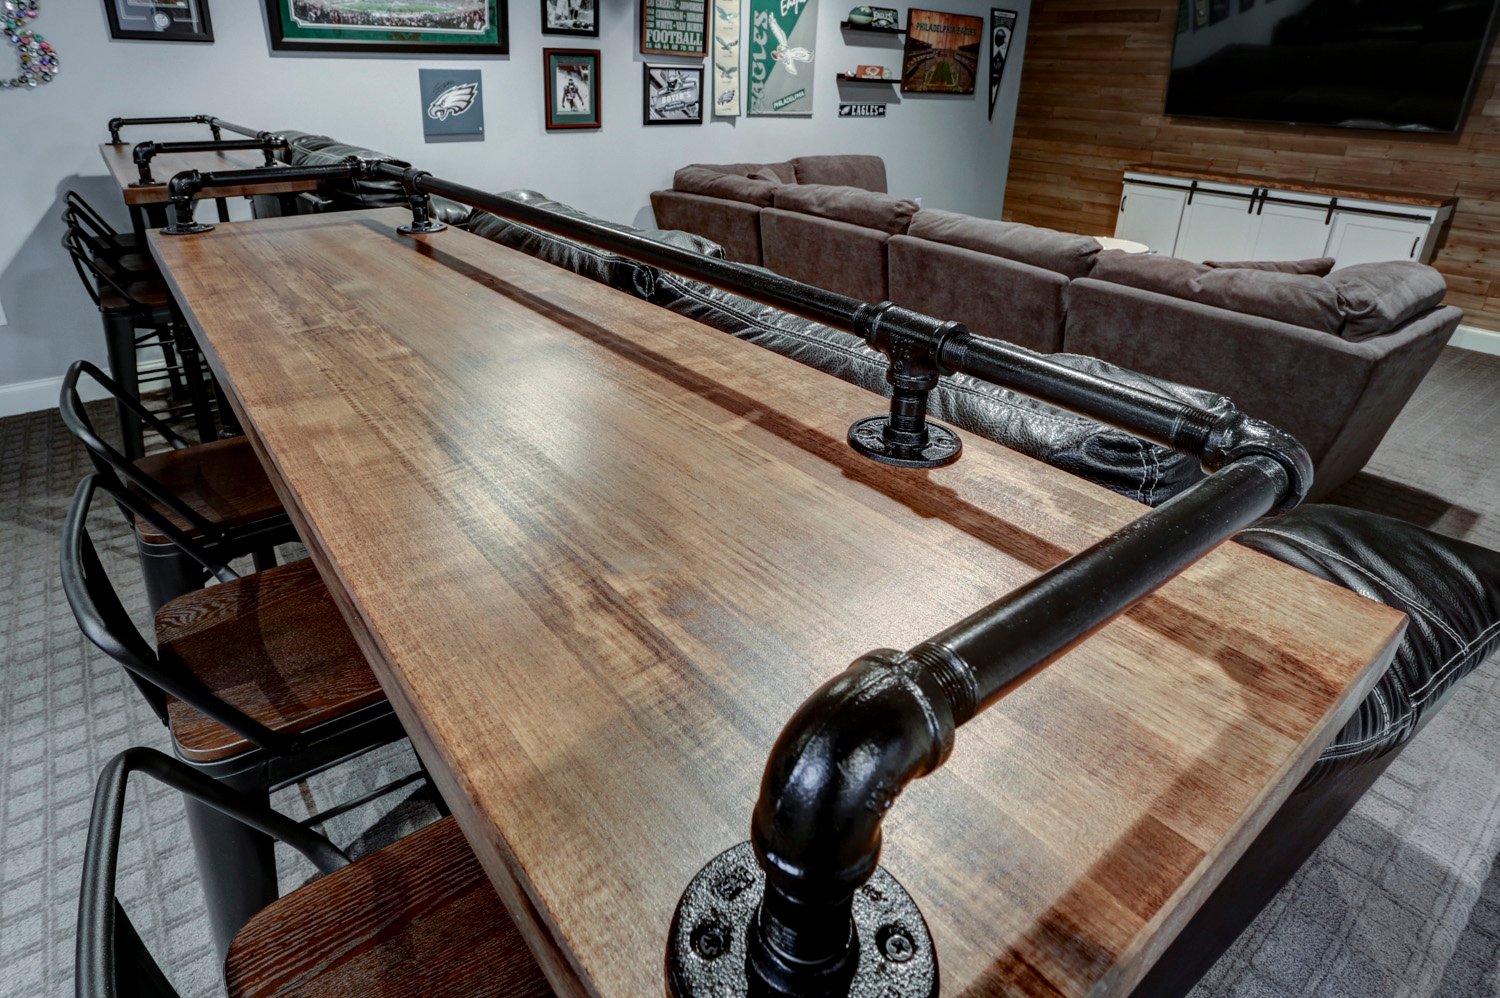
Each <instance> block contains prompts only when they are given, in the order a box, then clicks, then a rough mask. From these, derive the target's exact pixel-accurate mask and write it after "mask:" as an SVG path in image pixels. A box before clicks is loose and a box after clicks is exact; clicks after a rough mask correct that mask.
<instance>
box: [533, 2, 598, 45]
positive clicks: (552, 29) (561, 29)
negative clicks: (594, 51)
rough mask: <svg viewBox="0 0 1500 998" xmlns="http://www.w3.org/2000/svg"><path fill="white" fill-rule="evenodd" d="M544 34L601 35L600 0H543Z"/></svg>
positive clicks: (590, 36)
mask: <svg viewBox="0 0 1500 998" xmlns="http://www.w3.org/2000/svg"><path fill="white" fill-rule="evenodd" d="M542 34H544V35H583V36H585V37H588V38H598V37H599V0H542Z"/></svg>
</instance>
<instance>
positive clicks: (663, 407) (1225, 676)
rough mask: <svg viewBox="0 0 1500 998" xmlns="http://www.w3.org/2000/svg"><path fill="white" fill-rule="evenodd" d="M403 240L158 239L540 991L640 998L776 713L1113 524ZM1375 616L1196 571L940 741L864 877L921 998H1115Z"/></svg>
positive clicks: (523, 268) (631, 316) (451, 247)
mask: <svg viewBox="0 0 1500 998" xmlns="http://www.w3.org/2000/svg"><path fill="white" fill-rule="evenodd" d="M405 217H407V213H405V212H403V211H401V210H399V209H386V210H383V211H376V212H354V213H341V214H329V215H319V216H303V217H298V218H283V219H274V220H267V221H260V222H246V223H233V224H229V225H221V226H219V227H218V228H217V229H215V230H214V231H213V232H210V233H207V234H205V235H202V236H192V237H170V236H162V235H160V234H159V233H152V234H151V244H152V248H153V251H154V252H155V253H156V254H157V256H158V259H159V260H160V262H161V264H162V266H163V270H164V271H165V272H166V273H167V275H168V280H169V281H170V282H171V283H172V284H173V285H174V290H175V292H176V294H177V297H178V300H179V301H181V302H182V304H183V306H184V308H185V309H186V312H187V315H188V318H189V321H190V322H191V324H192V325H193V327H194V329H195V331H196V333H197V335H198V336H199V337H200V338H201V340H202V341H203V343H204V345H205V346H206V348H207V350H208V353H209V356H210V358H211V362H212V363H213V364H214V365H215V366H216V367H217V369H218V370H219V372H220V375H221V377H224V378H225V380H226V383H227V387H228V390H229V394H230V398H231V403H232V404H233V405H234V407H235V408H236V410H237V411H238V412H239V414H240V417H241V419H242V421H243V423H244V425H245V426H246V428H247V431H248V433H249V434H250V436H251V440H252V442H253V443H254V444H255V446H256V448H257V450H258V451H259V452H260V453H261V455H262V457H263V459H264V460H265V461H266V462H267V464H268V468H269V469H270V473H271V478H272V480H273V482H275V483H276V484H277V487H278V490H279V491H280V493H281V495H282V499H283V501H284V502H285V504H286V506H287V508H288V510H289V512H291V514H292V516H293V518H294V520H295V521H296V522H297V525H298V527H299V529H300V531H301V533H302V536H303V537H304V538H305V539H306V540H307V543H308V545H309V548H310V549H311V551H312V555H313V558H314V559H315V561H316V563H317V565H318V567H319V569H320V570H321V571H322V572H323V574H324V577H325V578H326V579H327V581H328V583H329V586H330V589H331V590H332V591H333V593H334V595H335V598H336V599H338V600H340V602H341V605H342V608H343V610H344V612H345V614H346V616H347V617H348V619H349V620H350V623H351V625H352V627H353V630H354V632H355V635H356V637H357V638H358V639H359V640H360V642H361V644H362V646H363V647H364V649H365V651H366V653H367V654H368V655H369V657H370V659H371V662H372V665H373V667H374V669H375V671H376V674H377V675H378V677H379V678H380V680H381V683H382V685H384V687H385V689H386V692H387V694H388V695H389V696H390V698H391V700H392V702H393V703H394V704H395V705H396V709H397V711H398V713H399V714H400V715H401V717H402V720H403V722H404V723H405V724H406V727H407V730H408V731H409V732H410V733H411V735H412V737H413V740H414V742H415V743H416V744H417V746H418V750H419V752H420V753H421V754H422V756H423V758H424V759H425V760H426V762H427V765H428V766H429V768H430V769H431V770H432V771H433V773H434V776H435V777H436V779H437V780H438V781H439V784H440V785H441V786H442V789H443V790H444V793H445V795H446V796H447V797H448V799H449V802H450V804H451V805H452V806H453V809H454V813H455V816H456V817H457V818H458V820H459V823H460V825H461V826H462V827H463V830H464V832H465V835H466V836H467V838H468V840H469V842H470V843H471V844H472V845H473V847H474V849H475V852H476V853H477V854H478V856H479V858H480V860H481V862H482V863H483V864H484V866H485V868H486V870H487V871H488V872H489V874H490V877H491V878H492V880H493V881H494V883H495V885H496V888H497V889H498V891H499V893H500V895H501V897H502V898H503V899H504V901H505V903H506V906H507V908H508V909H509V910H510V912H511V913H512V914H513V915H514V916H515V917H516V919H517V921H518V923H519V924H520V926H521V928H522V931H523V932H524V933H525V934H526V936H527V939H528V942H529V944H530V945H531V946H532V948H533V951H534V952H535V953H536V955H537V957H538V959H539V960H540V961H541V963H542V965H543V967H544V968H545V969H546V971H547V974H548V977H549V979H550V980H551V982H552V984H553V985H554V986H555V987H557V988H558V989H559V990H560V991H563V992H565V993H597V994H606V995H621V996H640V995H650V994H659V993H660V992H661V989H662V987H663V977H662V964H663V954H664V948H665V942H666V936H667V929H668V925H669V922H670V919H671V916H672V911H673V909H674V907H675V905H676V902H677V899H678V897H679V895H680V893H681V891H682V889H683V887H684V886H685V885H686V884H687V882H688V880H689V879H690V878H691V877H692V875H693V874H694V873H695V872H696V871H697V870H698V869H699V868H700V867H701V866H702V865H703V864H704V863H705V862H707V861H708V860H709V859H710V858H711V857H713V856H714V855H715V854H717V853H718V852H720V851H721V850H723V849H725V848H727V847H729V846H731V845H733V844H735V843H736V842H739V841H742V840H744V839H745V838H747V837H748V831H749V820H750V811H751V806H752V804H753V802H754V799H755V795H756V792H757V788H758V785H759V781H760V775H761V771H762V768H763V766H764V763H765V759H766V755H767V753H768V751H769V749H770V747H771V743H772V741H773V740H774V739H775V737H776V735H777V733H778V732H779V731H780V729H781V727H782V725H783V724H784V723H785V722H786V720H787V719H788V718H789V717H790V716H791V714H792V712H793V710H794V709H795V708H796V707H797V705H798V704H799V703H801V701H802V700H803V699H805V698H806V697H807V695H808V694H809V693H811V692H812V691H813V689H815V688H816V687H817V686H818V685H819V684H820V683H821V682H823V681H824V680H825V679H826V678H828V677H829V676H831V675H833V674H836V673H837V672H839V671H841V670H842V669H844V668H845V667H846V666H847V665H848V664H849V663H850V662H851V661H852V660H854V659H855V658H856V657H857V656H859V655H861V654H863V653H864V652H866V651H869V650H871V649H874V648H878V647H894V648H905V647H909V646H910V645H912V644H914V643H915V642H917V641H919V640H921V639H923V638H925V637H927V636H929V635H931V634H932V633H934V632H936V631H937V630H939V629H940V628H942V627H944V626H945V625H947V624H950V623H952V622H954V621H956V620H958V619H959V618H960V617H962V616H964V615H966V614H968V613H970V612H971V611H973V610H975V609H977V608H979V607H982V606H984V605H985V604H987V603H989V602H990V601H992V600H994V599H996V598H998V597H999V596H1001V595H1003V594H1005V593H1006V592H1007V591H1009V590H1010V589H1012V588H1013V587H1014V586H1016V585H1017V584H1018V583H1020V582H1022V581H1023V580H1026V579H1029V578H1031V577H1033V576H1035V575H1036V574H1037V573H1038V572H1040V571H1042V570H1044V569H1045V568H1047V567H1049V566H1051V565H1053V564H1055V563H1056V562H1058V561H1060V560H1061V559H1063V558H1064V557H1066V556H1067V555H1068V554H1070V553H1072V552H1074V551H1077V550H1079V549H1081V548H1083V547H1084V546H1086V545H1087V544H1089V543H1090V542H1092V541H1094V540H1096V539H1098V538H1099V537H1101V536H1102V535H1103V534H1105V533H1106V532H1107V531H1109V530H1111V529H1114V528H1117V527H1120V526H1122V525H1124V524H1126V523H1127V522H1129V521H1130V520H1132V519H1134V518H1135V517H1136V516H1137V515H1139V513H1140V512H1141V511H1142V510H1141V507H1139V506H1136V505H1134V504H1132V503H1130V502H1129V501H1127V500H1125V499H1122V498H1120V497H1118V496H1116V495H1114V494H1113V493H1110V492H1107V491H1106V490H1104V489H1101V488H1098V487H1095V486H1092V485H1090V484H1088V483H1086V482H1084V481H1082V480H1079V479H1075V478H1072V477H1070V476H1068V475H1066V474H1064V473H1062V472H1059V471H1056V470H1054V469H1052V468H1049V467H1047V466H1044V465H1042V464H1040V463H1038V462H1035V461H1032V460H1030V459H1028V458H1025V457H1023V456H1021V455H1018V454H1016V453H1013V452H1011V451H1008V450H1006V449H1004V448H1002V447H1000V446H997V445H994V444H991V443H989V442H987V441H984V440H981V439H979V438H977V437H975V436H973V435H972V434H970V435H967V436H966V440H965V450H964V457H963V459H962V460H960V461H959V462H958V463H956V464H955V465H952V466H951V467H948V468H943V469H937V470H931V471H907V470H898V469H893V468H888V467H885V466H883V465H878V464H874V463H872V462H870V461H868V460H866V459H864V458H862V457H860V456H858V455H857V454H855V453H854V452H853V451H851V450H850V449H849V447H848V446H847V444H846V443H845V433H846V431H847V428H848V426H849V424H850V422H851V421H853V420H854V419H855V418H858V417H862V416H866V415H869V414H871V413H875V412H878V411H880V409H881V408H882V405H883V403H882V401H881V400H879V399H878V398H876V397H874V396H872V395H870V394H868V393H866V392H864V391H862V390H860V389H858V388H855V387H853V386H851V385H848V384H846V383H844V382H841V381H838V380H836V379H833V378H831V377H828V376H826V375H823V374H821V373H819V372H816V371H814V370H812V369H810V368H807V367H804V366H802V365H799V364H797V363H796V362H794V361H792V360H789V359H787V358H784V357H781V356H778V355H776V354H773V353H771V352H769V351H767V350H763V349H761V348H759V347H756V346H754V345H752V344H749V343H746V342H744V341H741V340H737V339H734V338H733V337H730V336H727V335H725V334H722V333H719V332H716V331H714V330H712V329H709V328H708V327H705V326H702V325H700V324H698V323H695V322H693V321H691V320H688V319H685V318H683V317H680V316H676V315H673V314H671V313H669V312H667V311H665V310H662V309H660V308H658V307H656V306H652V305H649V304H647V303H645V302H642V301H639V300H637V299H635V298H632V297H629V296H627V295H625V294H622V293H618V292H615V291H612V290H609V289H607V288H604V287H602V286H600V285H598V284H595V283H593V282H591V281H588V280H586V279H584V278H582V277H579V276H577V275H574V274H572V273H569V272H566V271H563V270H561V269H558V268H555V267H552V266H550V265H548V264H545V263H542V262H540V261H537V260H535V259H532V258H530V257H527V256H524V255H522V254H520V253H517V252H515V251H512V250H509V249H506V248H504V247H500V246H497V245H495V244H493V243H489V242H487V241H485V240H482V239H480V238H479V237H476V236H473V235H471V234H469V233H465V232H462V231H458V230H453V229H450V230H448V231H445V232H442V233H439V234H436V235H433V236H426V237H420V238H417V239H411V238H407V237H401V236H398V235H396V234H395V232H394V227H395V226H396V224H398V223H399V222H401V221H402V220H403V219H404V218H405ZM1080 598H1081V599H1083V598H1087V595H1086V594H1080ZM1403 622H1404V618H1403V617H1402V616H1401V615H1400V614H1399V613H1396V612H1394V611H1391V610H1388V609H1386V608H1384V607H1378V606H1376V605H1374V604H1371V603H1368V602H1366V601H1364V600H1361V599H1360V598H1358V597H1356V596H1354V595H1353V594H1351V593H1349V592H1347V591H1345V590H1342V589H1339V588H1337V587H1334V586H1331V585H1328V584H1325V583H1323V582H1320V581H1318V580H1315V579H1313V578H1311V577H1310V576H1307V575H1305V574H1303V573H1300V572H1298V571H1296V570H1294V569H1291V568H1288V567H1286V566H1283V565H1280V564H1278V563H1275V562H1272V561H1270V560H1268V559H1266V558H1264V557H1262V556H1260V555H1258V554H1256V553H1254V552H1251V551H1249V550H1247V549H1244V548H1240V547H1238V546H1236V545H1224V546H1221V547H1220V548H1219V549H1217V550H1216V551H1215V552H1214V553H1213V554H1211V555H1210V556H1209V557H1207V558H1205V559H1204V560H1203V561H1202V562H1200V563H1199V564H1198V565H1196V566H1195V567H1194V568H1193V569H1192V570H1190V571H1189V572H1188V573H1187V574H1186V575H1185V576H1183V577H1182V578H1180V579H1178V580H1175V581H1174V582H1172V583H1170V584H1168V585H1167V586H1165V587H1163V588H1162V589H1161V590H1160V591H1159V592H1158V593H1157V594H1156V595H1154V596H1153V597H1151V598H1150V599H1148V600H1146V601H1144V602H1143V603H1142V604H1140V605H1139V606H1138V607H1136V608H1135V609H1133V610H1132V611H1131V612H1130V613H1129V614H1128V615H1127V616H1125V617H1123V618H1121V619H1119V620H1117V621H1115V622H1114V623H1112V624H1110V625H1108V626H1106V627H1104V628H1101V629H1100V630H1099V631H1098V632H1096V633H1095V634H1094V635H1093V636H1092V637H1091V638H1090V639H1089V640H1087V641H1086V642H1083V643H1082V644H1080V645H1079V646H1078V647H1076V648H1075V649H1074V650H1072V651H1070V652H1069V653H1068V654H1067V655H1066V656H1064V657H1063V658H1062V659H1060V660H1059V661H1058V662H1057V663H1056V664H1055V665H1053V666H1052V667H1051V668H1049V669H1047V670H1045V671H1043V672H1042V673H1041V674H1040V675H1039V676H1038V677H1037V678H1035V679H1034V680H1032V681H1031V682H1030V683H1029V684H1027V685H1026V686H1024V687H1023V688H1022V689H1020V690H1019V691H1018V692H1016V693H1015V694H1013V695H1012V696H1011V697H1009V698H1008V699H1007V700H1005V701H1003V702H1002V703H1000V704H999V705H997V706H996V707H995V708H994V709H992V710H991V711H989V712H987V713H985V714H984V715H982V716H981V717H979V718H976V719H975V720H974V721H972V722H970V723H969V724H968V725H966V726H965V727H964V728H963V729H962V730H961V731H960V732H959V734H958V741H957V748H956V750H955V752H954V755H953V757H952V758H951V759H950V760H949V762H948V763H947V764H946V765H945V766H944V767H943V768H942V769H941V770H940V771H939V772H937V773H936V774H934V775H933V776H931V777H928V778H927V779H924V780H921V781H918V783H917V784H916V785H914V786H913V787H912V788H911V789H910V790H908V791H907V793H906V794H905V795H904V796H903V798H902V799H901V800H900V801H899V802H897V804H896V806H895V808H894V809H893V811H892V813H891V815H890V818H889V820H888V821H887V822H886V836H885V852H884V856H883V862H884V863H885V865H886V866H887V868H888V869H889V870H890V871H891V872H892V873H893V874H894V875H895V876H896V877H897V878H898V879H900V880H901V881H902V883H904V884H905V886H906V887H907V888H908V889H909V890H910V891H911V893H912V895H913V896H914V897H915V899H916V901H917V903H918V904H919V905H920V906H921V907H922V910H923V912H924V914H925V916H926V918H927V920H928V922H929V924H930V925H931V927H932V931H933V934H934V939H935V942H936V945H937V951H938V955H939V961H940V965H941V973H942V979H943V982H944V990H945V992H947V993H949V994H998V993H1007V992H1021V993H1036V994H1052V993H1060V994H1068V995H1074V994H1085V993H1095V994H1106V993H1125V992H1128V991H1129V989H1130V988H1131V986H1132V985H1133V983H1134V981H1136V980H1137V979H1138V978H1139V976H1140V975H1141V974H1142V973H1143V972H1144V970H1145V969H1146V968H1147V967H1148V966H1149V965H1150V963H1151V961H1152V959H1153V958H1154V956H1155V955H1156V954H1157V953H1158V952H1159V951H1160V950H1161V949H1162V947H1163V946H1164V945H1165V944H1166V943H1167V942H1168V941H1169V940H1170V939H1171V938H1172V935H1173V934H1174V932H1175V931H1176V929H1177V928H1178V927H1179V926H1180V925H1181V924H1182V922H1183V921H1184V920H1185V919H1186V918H1187V917H1188V915H1190V914H1191V912H1192V911H1193V909H1194V908H1195V906H1196V905H1197V903H1198V902H1199V901H1200V900H1201V898H1202V897H1203V896H1204V894H1205V892H1206V891H1208V890H1209V889H1210V888H1211V887H1212V886H1213V885H1214V884H1215V883H1216V882H1217V881H1218V880H1219V879H1220V877H1222V875H1223V873H1224V871H1225V869H1226V868H1227V867H1228V866H1230V865H1231V864H1232V863H1233V862H1234V859H1235V857H1236V856H1237V855H1238V854H1239V852H1240V850H1242V849H1243V848H1244V847H1245V845H1246V844H1247V843H1248V842H1249V841H1250V839H1251V838H1252V837H1253V835H1254V834H1255V832H1256V831H1257V830H1258V829H1259V828H1260V827H1261V825H1262V824H1263V823H1264V822H1265V820H1266V819H1267V818H1268V817H1269V816H1270V814H1271V813H1272V812H1273V811H1274V810H1275V809H1276V806H1277V804H1278V803H1279V802H1280V801H1281V800H1282V799H1283V798H1284V797H1285V796H1286V794H1287V793H1288V792H1289V791H1290V790H1291V788H1292V786H1293V785H1294V784H1295V783H1296V782H1297V780H1298V778H1299V776H1300V774H1301V773H1302V772H1303V771H1304V770H1305V768H1306V767H1307V766H1308V765H1309V764H1310V763H1311V762H1312V761H1313V758H1314V757H1315V755H1316V753H1317V751H1318V749H1319V748H1320V746H1321V745H1322V744H1324V743H1325V741H1326V740H1327V738H1329V737H1330V736H1331V734H1332V731H1333V727H1332V726H1333V725H1335V724H1336V723H1338V722H1339V721H1340V720H1341V719H1342V718H1343V717H1345V716H1346V715H1347V713H1348V712H1349V711H1350V710H1352V708H1353V706H1354V703H1355V702H1356V701H1357V700H1358V698H1359V697H1361V696H1362V695H1363V694H1364V692H1365V691H1366V689H1367V688H1368V687H1369V685H1370V684H1371V683H1372V682H1373V680H1374V677H1375V674H1376V670H1377V669H1378V667H1379V666H1380V665H1381V664H1383V663H1384V662H1385V661H1386V660H1387V657H1388V656H1389V654H1390V652H1391V648H1392V644H1393V642H1394V641H1395V639H1396V638H1397V637H1398V635H1399V633H1400V631H1401V628H1402V627H1403Z"/></svg>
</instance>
